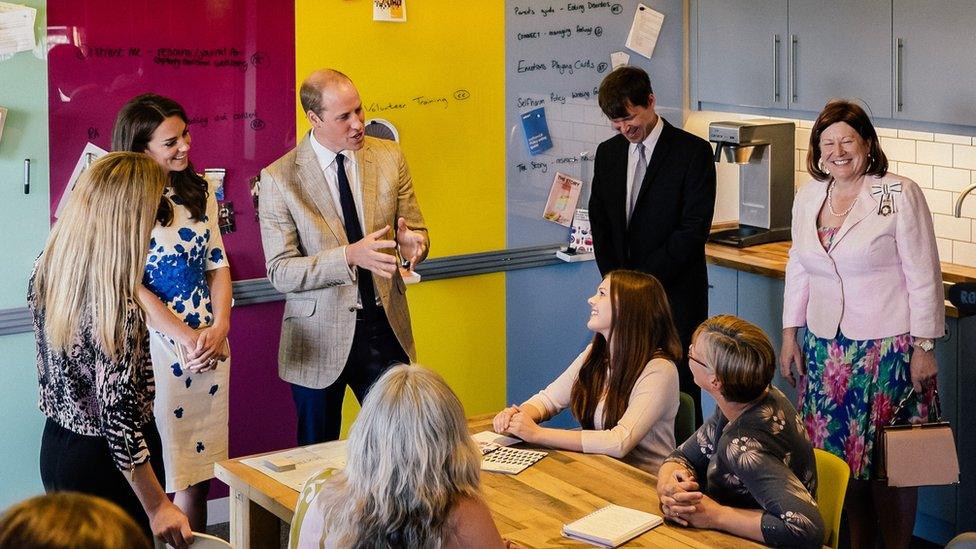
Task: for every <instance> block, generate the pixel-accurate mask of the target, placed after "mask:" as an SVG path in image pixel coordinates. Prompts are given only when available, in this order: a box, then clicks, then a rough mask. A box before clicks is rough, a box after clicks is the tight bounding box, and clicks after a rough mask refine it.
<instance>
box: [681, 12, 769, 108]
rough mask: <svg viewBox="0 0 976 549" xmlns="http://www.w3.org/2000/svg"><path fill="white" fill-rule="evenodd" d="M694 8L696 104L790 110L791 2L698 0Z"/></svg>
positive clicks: (693, 82) (693, 48)
mask: <svg viewBox="0 0 976 549" xmlns="http://www.w3.org/2000/svg"><path fill="white" fill-rule="evenodd" d="M695 8H697V14H696V15H697V25H696V24H695V20H694V19H693V20H692V26H693V29H692V33H693V35H694V34H695V33H696V32H697V40H696V41H695V42H696V43H697V48H695V47H694V46H695V44H693V46H692V66H693V67H695V69H694V70H695V72H694V76H693V77H692V85H693V86H695V87H696V88H697V97H696V100H697V101H700V102H703V103H719V104H725V105H740V106H746V107H776V108H781V109H785V108H786V70H785V68H786V45H785V44H786V43H785V40H786V39H787V31H788V29H787V24H786V18H787V5H786V1H785V0H697V1H696V2H695ZM693 13H695V11H694V10H693ZM694 95H695V93H694V92H693V96H694Z"/></svg>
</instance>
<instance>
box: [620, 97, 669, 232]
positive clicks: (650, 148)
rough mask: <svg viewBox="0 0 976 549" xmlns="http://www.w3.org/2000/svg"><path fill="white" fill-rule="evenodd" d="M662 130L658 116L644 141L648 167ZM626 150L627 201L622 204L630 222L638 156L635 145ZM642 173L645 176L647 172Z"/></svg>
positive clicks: (645, 158) (661, 123)
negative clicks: (631, 199)
mask: <svg viewBox="0 0 976 549" xmlns="http://www.w3.org/2000/svg"><path fill="white" fill-rule="evenodd" d="M663 129H664V120H662V119H661V117H660V116H658V117H657V123H656V124H654V127H653V128H651V133H649V134H647V137H646V138H645V139H644V160H645V161H647V165H648V166H650V164H651V155H652V154H654V147H655V146H657V140H658V139H659V138H660V137H661V130H663ZM627 150H628V152H627V201H626V202H624V204H626V208H627V212H626V213H627V220H628V221H630V197H631V194H632V193H633V192H634V168H636V167H637V161H638V160H639V159H640V156H638V153H637V143H631V144H630V147H629V148H628V149H627ZM644 173H645V175H646V174H647V172H644Z"/></svg>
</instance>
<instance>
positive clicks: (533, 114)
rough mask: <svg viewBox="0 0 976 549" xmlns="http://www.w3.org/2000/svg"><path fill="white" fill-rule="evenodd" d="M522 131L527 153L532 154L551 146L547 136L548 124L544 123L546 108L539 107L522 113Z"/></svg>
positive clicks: (549, 138) (550, 139)
mask: <svg viewBox="0 0 976 549" xmlns="http://www.w3.org/2000/svg"><path fill="white" fill-rule="evenodd" d="M522 132H523V133H524V134H525V143H526V145H528V147H529V153H530V154H532V155H533V156H535V155H537V154H539V153H541V152H543V151H547V150H549V149H551V148H552V138H551V137H550V136H549V124H547V123H546V108H545V107H539V108H537V109H532V110H531V111H529V112H526V113H522Z"/></svg>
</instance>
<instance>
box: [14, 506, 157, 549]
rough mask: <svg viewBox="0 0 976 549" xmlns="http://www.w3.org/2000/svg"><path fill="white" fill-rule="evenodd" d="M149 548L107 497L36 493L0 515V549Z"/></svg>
mask: <svg viewBox="0 0 976 549" xmlns="http://www.w3.org/2000/svg"><path fill="white" fill-rule="evenodd" d="M38 547H43V548H44V549H76V548H82V547H84V548H86V549H149V541H148V540H147V539H146V536H145V535H143V533H142V530H141V529H140V528H139V525H137V524H136V523H135V521H134V520H132V518H131V517H130V516H129V515H128V514H126V512H125V511H123V510H122V508H121V507H119V506H118V505H116V504H114V503H112V502H111V501H109V500H107V499H103V498H100V497H95V496H91V495H88V494H81V493H78V492H56V493H53V494H46V495H43V496H36V497H33V498H30V499H28V500H24V501H22V502H20V503H18V504H16V505H13V506H12V507H10V508H9V509H7V510H6V511H4V513H3V515H0V549H23V548H38Z"/></svg>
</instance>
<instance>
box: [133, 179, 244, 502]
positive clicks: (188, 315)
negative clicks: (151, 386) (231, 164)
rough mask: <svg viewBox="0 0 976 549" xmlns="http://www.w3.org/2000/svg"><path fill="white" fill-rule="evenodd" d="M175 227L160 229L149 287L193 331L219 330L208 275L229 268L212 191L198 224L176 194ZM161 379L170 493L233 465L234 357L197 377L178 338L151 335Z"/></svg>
mask: <svg viewBox="0 0 976 549" xmlns="http://www.w3.org/2000/svg"><path fill="white" fill-rule="evenodd" d="M164 194H165V196H167V197H168V198H169V199H170V200H171V201H172V202H173V222H172V223H171V224H170V226H169V227H163V226H161V225H159V224H157V225H156V227H155V228H154V229H153V232H152V240H151V241H150V251H149V257H148V260H147V262H146V272H145V275H144V276H143V281H142V283H143V285H145V287H146V288H148V289H149V290H150V291H151V292H153V293H154V294H156V297H158V298H159V299H160V301H162V302H163V303H164V304H166V306H167V307H169V310H170V311H172V312H173V314H175V315H176V316H178V317H179V318H181V319H183V321H184V322H186V323H187V324H188V325H189V326H190V327H191V328H194V329H197V328H205V327H207V326H209V325H211V324H213V320H214V317H213V307H212V306H211V303H210V287H209V286H208V285H207V277H206V272H207V271H211V270H214V269H219V268H222V267H228V263H227V257H226V254H225V253H224V244H223V241H222V240H221V238H220V230H219V229H218V227H217V201H216V199H215V198H214V193H213V188H211V189H210V194H209V196H208V198H207V212H206V216H205V217H204V219H203V221H194V220H193V219H192V218H191V217H190V212H189V210H187V209H186V207H185V206H183V205H182V203H181V201H180V199H179V197H177V196H175V195H174V194H173V189H172V187H167V188H166V191H165V193H164ZM149 335H150V351H151V353H152V362H153V373H154V374H155V377H156V399H155V403H154V412H155V415H156V425H157V427H158V428H159V435H160V438H161V439H162V442H163V463H164V465H165V467H166V491H167V492H175V491H178V490H182V489H184V488H186V487H188V486H190V485H193V484H196V483H198V482H202V481H204V480H207V479H209V478H213V476H214V475H213V464H214V462H216V461H220V460H223V459H227V423H228V398H227V395H228V388H229V381H230V359H229V358H228V359H227V360H224V361H221V362H219V363H218V365H217V368H216V369H215V370H211V371H209V372H203V373H199V374H193V373H191V372H190V371H189V370H186V369H185V368H184V366H183V365H182V364H181V363H180V359H179V356H178V354H177V349H176V343H175V342H174V340H172V339H170V338H169V337H167V336H165V335H163V334H162V333H160V332H157V331H155V330H150V334H149Z"/></svg>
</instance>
